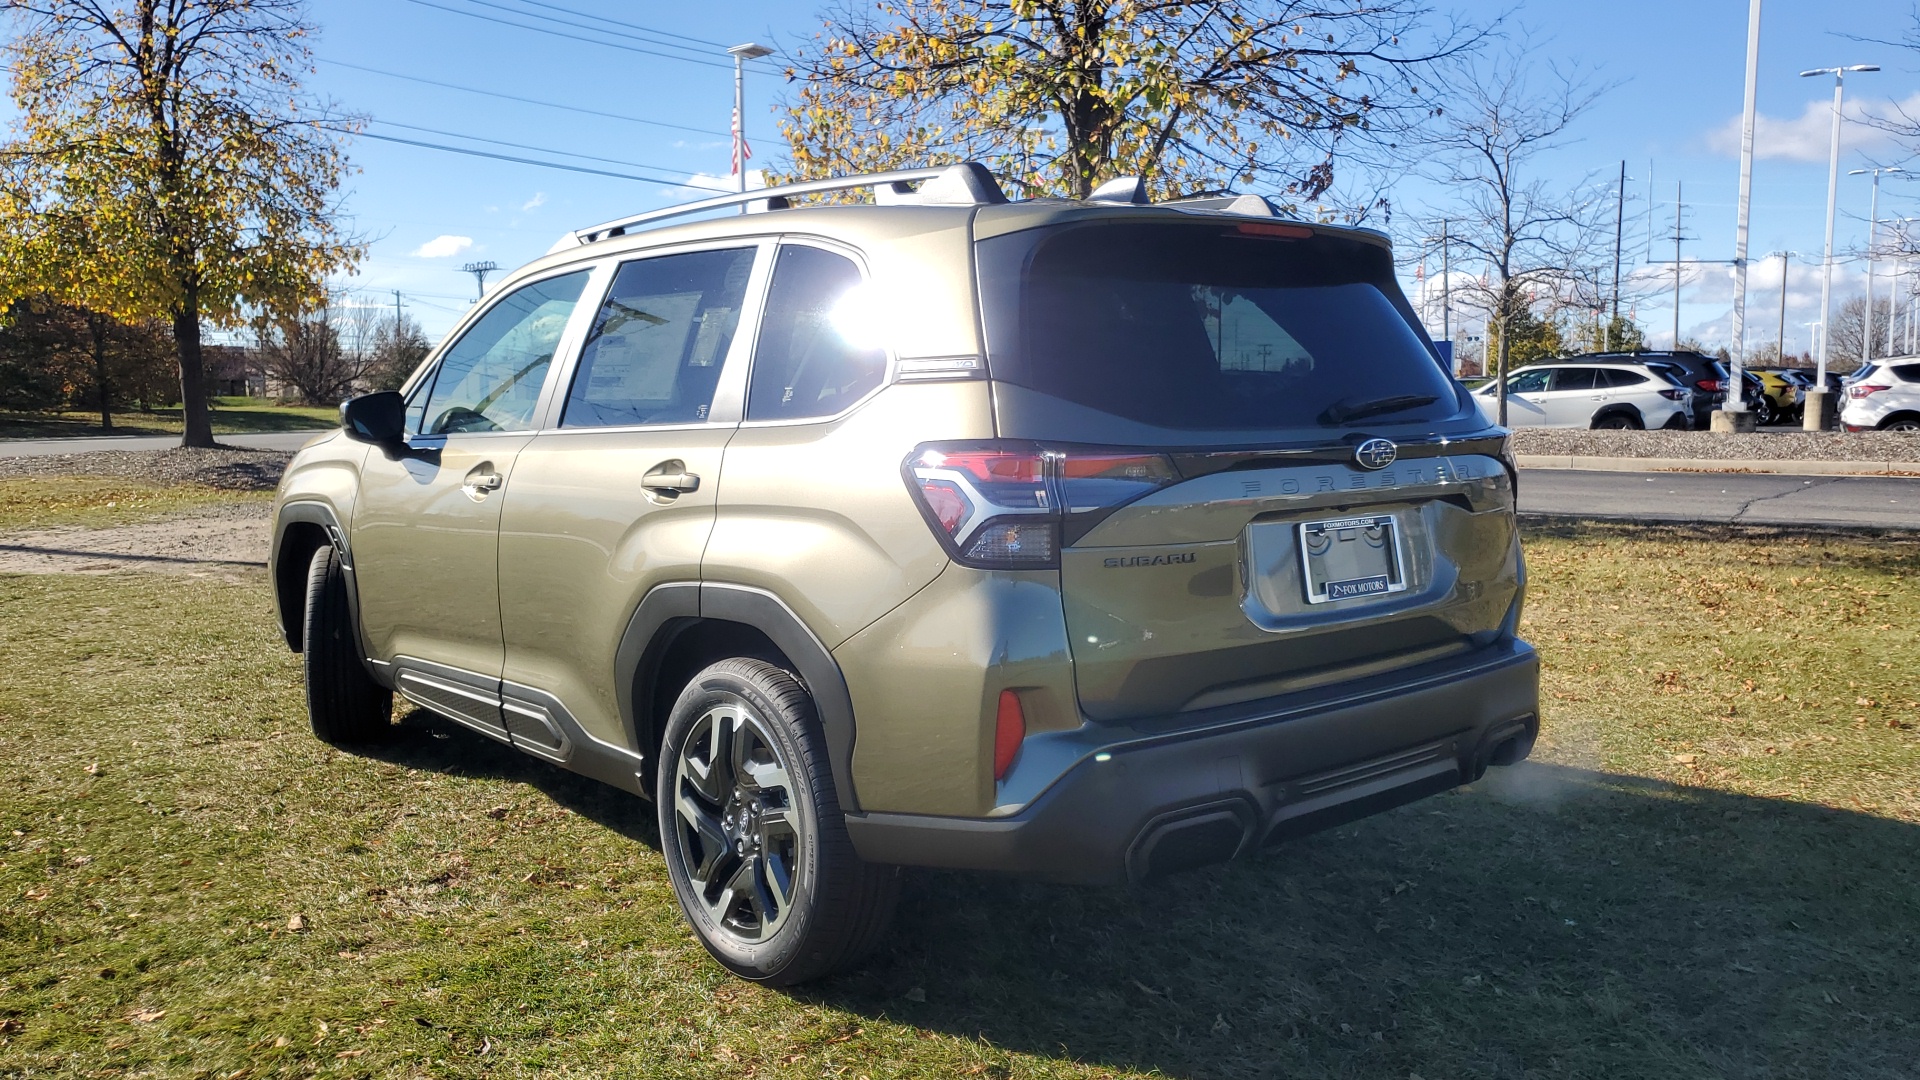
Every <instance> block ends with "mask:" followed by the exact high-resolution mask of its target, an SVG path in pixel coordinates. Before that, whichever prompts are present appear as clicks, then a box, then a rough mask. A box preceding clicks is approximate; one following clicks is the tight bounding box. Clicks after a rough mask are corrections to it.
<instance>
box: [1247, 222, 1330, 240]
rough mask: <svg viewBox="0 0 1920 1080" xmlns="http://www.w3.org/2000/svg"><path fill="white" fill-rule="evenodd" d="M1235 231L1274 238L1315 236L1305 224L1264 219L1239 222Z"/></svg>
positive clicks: (1290, 238)
mask: <svg viewBox="0 0 1920 1080" xmlns="http://www.w3.org/2000/svg"><path fill="white" fill-rule="evenodd" d="M1233 231H1234V232H1236V233H1238V234H1240V235H1241V236H1261V237H1267V238H1270V239H1274V240H1306V239H1308V238H1310V237H1312V236H1313V230H1312V229H1309V228H1307V227H1306V226H1305V225H1278V224H1269V223H1267V222H1264V221H1242V222H1237V223H1235V224H1234V226H1233Z"/></svg>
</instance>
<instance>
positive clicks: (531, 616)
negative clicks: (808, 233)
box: [500, 242, 765, 745]
mask: <svg viewBox="0 0 1920 1080" xmlns="http://www.w3.org/2000/svg"><path fill="white" fill-rule="evenodd" d="M761 253H762V246H761V245H757V244H754V243H752V242H747V243H745V244H741V243H739V242H735V244H734V246H728V247H713V248H704V249H699V250H690V251H678V252H673V253H669V254H663V255H653V256H649V257H646V258H639V259H634V260H632V261H629V262H626V263H623V264H621V266H620V267H619V269H618V270H617V272H615V274H614V275H613V283H612V285H611V286H610V287H609V288H608V289H607V296H606V300H605V302H604V303H602V304H601V305H600V308H599V310H598V312H597V313H595V315H594V316H593V320H592V325H591V327H590V329H589V330H588V331H587V335H586V343H585V345H584V346H583V347H582V349H581V350H580V360H579V363H578V364H577V365H576V369H575V370H574V371H572V372H571V373H569V374H568V375H563V378H564V379H565V381H566V385H565V386H564V387H563V388H561V389H558V390H556V391H555V397H556V399H557V401H558V404H557V405H556V410H557V413H558V418H557V421H556V422H554V423H551V424H549V425H547V429H546V430H543V431H542V432H541V433H540V434H539V435H537V436H535V437H534V439H533V440H532V441H531V442H530V443H529V444H528V445H527V447H526V448H525V449H524V450H522V451H521V453H520V459H519V461H518V462H517V463H516V464H515V466H514V473H513V483H512V485H511V486H510V488H509V490H508V491H507V492H506V500H505V509H504V512H503V516H502V519H501V525H500V611H501V614H502V616H503V618H504V621H505V639H506V668H505V675H504V678H505V680H506V682H507V683H508V684H509V685H508V687H507V688H506V692H507V694H508V696H509V698H512V697H514V696H515V695H516V694H521V695H522V696H524V692H523V691H522V690H521V689H520V688H531V689H533V690H536V691H540V692H542V693H544V694H546V695H551V696H552V697H554V698H556V699H558V700H559V702H560V703H561V704H562V705H563V706H564V707H565V708H566V710H567V711H568V712H569V713H570V714H571V715H572V716H573V718H574V720H575V721H577V722H578V723H579V724H580V726H581V728H582V729H584V730H585V731H586V732H587V733H588V734H589V735H592V736H593V737H594V738H596V739H598V740H600V741H602V742H608V743H613V744H615V745H628V744H629V738H628V735H627V733H626V732H625V731H624V726H623V718H622V716H621V712H620V708H619V702H618V696H617V687H616V686H615V679H614V668H615V653H616V651H617V650H618V649H619V647H620V642H621V636H622V635H623V634H624V633H625V631H626V629H627V623H628V620H629V619H631V618H632V616H633V613H634V610H635V609H636V608H637V607H638V606H639V604H640V601H641V600H642V599H643V598H644V597H645V596H646V594H647V593H648V592H649V591H650V590H652V589H653V588H654V587H656V586H658V585H663V584H672V583H687V584H692V583H696V582H698V581H699V579H700V559H701V554H702V553H703V552H704V551H705V549H706V546H707V538H708V535H709V534H710V533H711V532H712V531H713V520H714V505H715V494H716V492H717V491H718V490H719V488H720V484H721V479H720V459H721V452H722V451H723V450H725V449H726V445H727V440H728V439H729V438H730V437H732V435H733V432H734V430H735V429H736V428H737V427H738V425H739V420H740V400H741V396H742V393H743V389H744V382H745V380H744V368H745V352H746V348H745V346H746V343H747V339H748V337H749V336H750V334H748V333H745V332H742V318H741V315H742V312H743V311H745V310H748V309H749V308H750V307H752V306H754V305H753V304H751V303H750V302H749V299H750V298H751V297H755V296H757V295H758V294H759V290H760V288H761V287H760V285H759V282H758V278H757V277H756V275H755V268H756V266H757V265H758V264H761V263H763V262H765V260H764V259H763V258H762V257H761ZM762 273H764V271H762ZM735 354H738V356H736V355H735ZM730 357H732V359H730ZM729 375H730V377H726V376H729Z"/></svg>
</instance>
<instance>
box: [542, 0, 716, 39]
mask: <svg viewBox="0 0 1920 1080" xmlns="http://www.w3.org/2000/svg"><path fill="white" fill-rule="evenodd" d="M520 3H522V4H526V5H528V6H529V7H543V8H547V9H548V10H550V11H564V12H566V13H567V14H569V15H579V16H581V17H582V18H587V19H598V20H600V21H601V22H607V23H612V24H613V25H615V26H624V27H627V28H628V29H630V30H642V31H645V32H646V33H649V34H658V35H660V36H661V37H670V38H679V39H680V40H681V41H691V42H693V43H694V44H696V45H708V46H712V47H713V48H716V49H724V48H726V47H727V46H726V43H725V42H721V41H709V40H707V39H706V38H697V37H690V36H688V35H686V34H676V33H674V32H673V31H671V30H659V29H655V28H654V27H651V26H641V25H640V24H639V23H631V22H627V21H625V20H623V19H616V18H613V17H612V16H609V15H595V14H594V13H592V12H590V11H576V10H575V9H573V8H569V7H561V6H560V5H559V4H549V3H545V2H544V0H520Z"/></svg>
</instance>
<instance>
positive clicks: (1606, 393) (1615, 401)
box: [1473, 363, 1693, 430]
mask: <svg viewBox="0 0 1920 1080" xmlns="http://www.w3.org/2000/svg"><path fill="white" fill-rule="evenodd" d="M1498 389H1499V388H1498V385H1497V384H1495V383H1488V384H1487V385H1485V386H1482V387H1481V388H1480V389H1478V390H1476V391H1474V395H1473V397H1474V402H1475V403H1476V404H1478V405H1479V406H1480V413H1481V415H1483V416H1485V417H1486V418H1487V419H1488V420H1489V421H1496V422H1497V420H1498V416H1499V401H1498V398H1497V397H1496V394H1497V393H1498ZM1692 412H1693V391H1692V390H1690V389H1688V388H1687V387H1686V386H1684V385H1683V384H1682V383H1681V382H1680V380H1679V379H1677V378H1675V377H1674V375H1673V374H1672V369H1671V367H1670V366H1668V365H1664V364H1663V365H1659V366H1654V365H1649V364H1589V363H1580V364H1536V365H1532V366H1529V367H1523V368H1521V369H1520V370H1518V371H1515V372H1513V373H1511V374H1509V375H1508V376H1507V426H1508V427H1572V428H1678V429H1682V430H1684V429H1686V428H1687V427H1689V426H1690V424H1689V419H1690V417H1691V414H1692Z"/></svg>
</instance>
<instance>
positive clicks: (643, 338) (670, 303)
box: [560, 247, 755, 428]
mask: <svg viewBox="0 0 1920 1080" xmlns="http://www.w3.org/2000/svg"><path fill="white" fill-rule="evenodd" d="M754 252H755V249H753V248H750V247H747V248H734V249H731V250H727V251H695V252H689V253H687V254H684V255H663V256H659V257H657V258H652V259H640V260H638V261H635V262H630V263H626V264H624V265H622V266H621V267H620V272H619V273H618V274H617V275H615V277H614V279H613V287H612V288H611V289H609V290H608V292H607V299H606V303H604V304H602V305H601V306H600V313H599V315H597V316H595V318H594V321H593V330H592V331H591V332H590V333H589V334H588V336H587V345H586V349H585V350H584V351H582V352H581V354H580V370H579V371H578V372H576V373H575V374H574V377H573V387H572V389H571V390H569V391H568V393H567V407H566V412H565V413H563V414H562V416H561V421H560V424H561V426H562V427H570V428H574V427H608V426H615V425H628V424H695V423H701V422H703V421H705V420H706V419H707V413H708V410H709V409H711V408H712V406H713V390H714V387H715V386H716V385H717V384H718V383H719V381H720V368H721V366H722V364H723V363H724V362H725V360H726V358H727V349H728V347H729V346H731V345H732V344H733V334H734V330H735V328H737V327H738V326H739V325H740V305H741V303H742V302H743V301H744V300H745V298H746V294H747V277H748V275H749V274H751V273H752V271H753V257H754Z"/></svg>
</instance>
